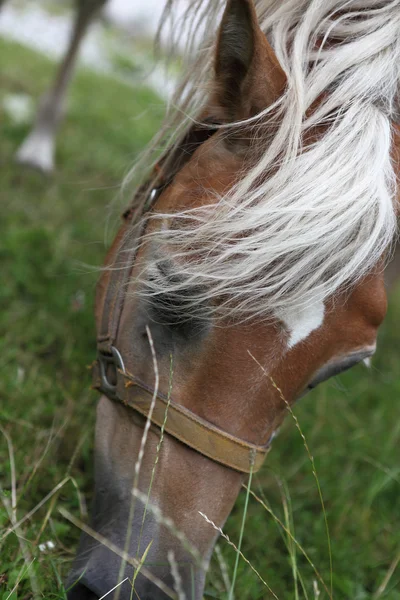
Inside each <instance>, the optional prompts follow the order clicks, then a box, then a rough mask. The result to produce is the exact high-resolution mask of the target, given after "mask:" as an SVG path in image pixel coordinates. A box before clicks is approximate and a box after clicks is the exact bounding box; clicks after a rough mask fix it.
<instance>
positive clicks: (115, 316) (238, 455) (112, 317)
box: [92, 178, 272, 473]
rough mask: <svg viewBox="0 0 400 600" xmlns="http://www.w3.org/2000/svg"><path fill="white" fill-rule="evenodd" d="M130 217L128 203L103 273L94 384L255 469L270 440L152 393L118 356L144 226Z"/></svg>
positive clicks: (199, 446) (217, 457)
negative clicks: (259, 440) (254, 439)
mask: <svg viewBox="0 0 400 600" xmlns="http://www.w3.org/2000/svg"><path fill="white" fill-rule="evenodd" d="M159 179H161V178H159ZM170 180H171V179H170V178H169V180H167V182H166V183H162V185H161V186H160V188H157V189H154V190H153V191H152V192H151V194H150V196H149V205H150V206H148V207H146V209H149V208H151V206H152V205H153V204H154V202H155V201H156V199H157V198H158V196H159V194H160V193H161V191H162V190H163V189H164V188H165V187H166V185H168V184H169V181H170ZM161 181H162V180H161ZM131 217H132V210H131V209H129V210H128V211H127V212H126V213H125V214H124V219H125V221H126V222H125V224H124V225H123V226H122V228H121V229H120V231H119V234H118V236H117V239H118V240H119V241H118V242H117V245H116V248H115V251H114V253H113V259H112V261H111V264H110V265H109V267H108V269H106V272H105V274H104V275H103V278H104V279H103V281H102V285H104V287H105V291H104V295H103V298H104V299H103V305H102V307H101V315H100V319H99V325H98V336H97V351H98V354H97V360H96V361H95V362H94V363H93V366H92V374H93V387H94V388H95V389H97V390H98V391H99V392H101V393H103V394H104V395H106V396H107V397H108V398H110V399H111V400H114V401H117V402H121V403H122V404H124V405H125V406H129V407H130V408H132V409H133V410H135V411H136V412H138V413H140V414H141V415H143V416H144V417H146V418H149V416H150V413H151V416H150V419H151V422H152V423H153V425H155V426H157V427H159V428H161V427H163V429H164V431H165V432H166V433H168V434H169V435H171V436H172V437H174V438H175V439H177V440H179V441H180V442H182V443H183V444H185V445H186V446H189V448H192V449H193V450H196V451H197V452H199V453H200V454H202V455H204V456H206V457H207V458H209V459H211V460H213V461H215V462H217V463H220V464H222V465H224V466H226V467H229V468H231V469H234V470H235V471H239V472H241V473H250V472H256V471H258V470H259V469H260V467H261V465H262V464H263V462H264V459H265V457H266V455H267V453H268V450H269V444H268V445H266V446H257V445H254V444H251V443H249V442H247V441H245V440H242V439H239V438H237V437H235V436H233V435H231V434H229V433H227V432H225V431H223V430H222V429H220V428H219V427H217V426H215V425H214V424H212V423H210V422H209V421H206V420H205V419H202V418H201V417H199V416H198V415H196V414H195V413H193V412H192V411H190V410H188V409H187V408H185V407H184V406H182V405H180V404H178V403H176V402H175V401H174V400H173V399H171V398H167V397H165V396H164V395H163V394H161V393H158V394H157V395H156V396H155V397H154V392H153V391H152V390H151V389H150V388H149V387H148V386H147V385H146V384H145V383H143V382H141V381H140V380H139V379H137V378H136V377H135V376H134V375H132V374H130V373H128V371H127V370H126V369H125V365H124V361H123V357H122V356H121V354H120V352H119V351H118V349H117V348H118V328H119V323H120V319H121V314H122V310H123V306H124V298H125V295H126V287H127V284H128V282H129V279H130V277H131V273H132V268H133V264H134V262H135V250H134V248H135V247H136V246H137V244H136V241H137V240H138V238H139V237H140V236H141V234H142V230H141V227H143V226H141V227H140V226H139V225H136V226H132V224H131V223H130V222H129V221H130V218H131ZM151 407H153V410H151ZM271 437H272V431H271Z"/></svg>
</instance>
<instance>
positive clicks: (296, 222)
mask: <svg viewBox="0 0 400 600" xmlns="http://www.w3.org/2000/svg"><path fill="white" fill-rule="evenodd" d="M224 4H225V3H224V2H220V1H219V0H207V1H202V2H199V0H193V2H192V5H191V7H189V9H188V10H187V13H186V17H187V19H189V18H190V16H191V15H192V16H193V15H194V16H193V20H192V21H190V22H187V25H188V27H189V28H190V27H191V26H192V27H195V28H198V27H199V23H200V21H201V22H202V23H203V26H204V23H206V27H205V29H206V31H207V39H208V40H213V41H215V38H216V25H217V23H218V18H217V16H218V15H219V14H220V13H221V8H223V6H224ZM256 4H257V11H258V14H259V22H260V25H261V28H262V30H263V32H264V33H265V35H266V36H267V37H268V39H269V41H270V43H271V45H272V47H273V49H274V51H275V53H276V55H277V57H278V59H279V61H280V64H281V66H282V68H283V70H284V71H285V73H286V76H287V81H288V85H287V88H286V91H285V93H284V95H283V97H282V98H281V99H280V101H279V102H278V103H277V105H275V106H273V107H270V108H269V109H267V110H266V111H264V113H262V114H261V115H259V116H258V117H257V119H253V127H254V128H256V129H257V134H258V136H260V135H262V134H263V128H265V132H267V131H268V132H270V123H269V121H270V118H271V111H272V110H273V111H274V115H275V116H276V114H277V111H278V115H279V121H278V122H279V126H278V128H277V129H276V131H275V133H274V136H273V139H272V140H271V143H270V145H269V146H268V147H267V148H266V149H265V152H264V153H262V154H261V155H260V156H258V158H257V161H256V162H255V164H253V166H252V168H251V170H249V171H248V172H246V173H245V174H244V176H243V178H242V179H241V181H240V182H239V183H238V184H237V185H236V186H235V187H234V188H233V189H232V190H231V191H230V193H229V194H228V195H227V196H225V197H222V198H215V203H214V204H213V205H212V207H208V208H207V209H204V208H203V209H197V210H192V211H185V212H182V213H180V214H178V215H175V217H174V220H173V226H172V227H171V228H170V229H168V228H165V227H164V228H162V230H161V231H158V232H157V244H158V246H159V247H160V248H162V249H163V250H162V253H163V254H164V255H165V248H166V247H168V256H169V257H170V261H169V262H170V263H171V265H173V267H171V268H173V273H172V275H171V274H170V275H169V276H167V277H165V276H163V275H162V273H160V274H159V276H158V277H157V276H154V272H155V269H156V265H155V264H153V265H150V270H151V269H152V270H153V271H152V272H153V276H152V277H151V278H148V281H147V285H146V287H145V293H146V294H150V295H154V294H155V295H157V294H165V293H168V292H170V293H173V294H177V295H178V296H179V294H182V295H183V296H184V301H185V303H186V304H187V306H188V307H190V308H192V309H193V310H195V309H196V307H197V306H198V305H199V303H202V302H203V301H208V302H209V301H210V300H211V301H212V300H214V299H216V298H218V307H219V308H218V310H219V311H221V313H222V314H226V313H227V312H229V313H233V314H234V315H235V316H236V317H239V318H248V317H251V316H256V315H257V316H263V317H265V316H268V315H272V314H277V313H279V312H281V311H285V310H288V309H290V310H296V309H297V308H299V309H300V308H301V307H304V306H305V305H308V306H309V305H310V304H313V303H315V302H321V301H324V300H326V299H327V298H328V297H331V296H332V295H333V294H335V293H336V292H337V291H338V290H339V289H343V288H344V287H345V286H346V287H349V286H351V285H353V284H354V283H356V282H357V281H358V280H359V279H360V278H361V277H363V276H365V275H366V274H367V273H368V272H369V271H370V270H371V269H372V268H373V267H374V266H375V265H376V264H377V263H378V261H380V260H381V258H382V255H383V254H384V253H385V252H387V251H388V249H389V248H390V245H391V243H392V241H393V237H394V235H395V231H396V216H395V211H394V194H395V179H396V178H395V175H394V172H393V167H392V163H391V158H390V151H391V144H392V118H393V116H394V114H395V112H396V111H395V102H396V96H397V94H398V90H399V81H400V35H399V32H400V0H391V1H387V0H382V1H379V0H347V1H344V0H259V1H258V2H257V3H256ZM196 7H198V10H197V11H196ZM210 32H211V33H210ZM331 40H334V43H328V41H331ZM321 41H322V43H321ZM318 46H320V47H319V49H318V50H316V48H317V47H318ZM213 53H214V47H213V44H211V43H208V44H207V42H205V43H204V44H203V50H202V51H201V52H199V53H198V58H197V60H196V62H195V64H194V65H193V63H191V65H190V68H189V69H188V72H187V74H186V75H185V77H184V79H183V82H182V84H181V86H180V88H179V90H178V92H177V96H176V98H175V99H174V100H173V102H172V105H173V106H174V108H173V109H172V110H170V113H169V115H168V117H167V120H166V123H165V125H164V128H163V129H162V131H161V132H160V134H158V136H157V137H156V139H155V140H154V141H153V143H152V145H151V147H150V148H149V150H148V152H147V153H146V154H145V155H144V157H143V159H144V160H146V161H147V164H149V157H151V159H152V160H153V162H154V160H155V159H154V152H156V151H157V149H158V148H159V147H160V143H161V141H163V140H164V144H165V140H167V145H166V146H167V147H166V151H167V152H168V151H169V150H170V149H171V148H172V147H173V146H174V144H176V140H177V139H178V138H181V137H182V134H183V133H184V132H185V131H186V130H188V129H189V127H190V126H192V125H193V120H194V119H196V118H197V117H198V115H199V114H200V110H201V108H202V107H203V106H204V94H205V93H206V91H207V89H208V87H209V80H210V74H211V75H212V60H213ZM260 75H261V74H260ZM317 101H318V103H317ZM316 103H317V104H316ZM316 105H317V106H318V108H317V109H316V110H312V111H311V110H310V107H312V106H314V107H315V106H316ZM268 117H269V118H268ZM274 118H275V117H274ZM242 126H243V123H233V124H231V125H229V130H230V131H232V130H235V128H237V129H238V130H240V128H241V127H242ZM316 126H321V128H322V131H323V132H324V133H323V134H322V135H321V136H319V137H318V139H317V141H315V142H313V143H312V144H311V145H310V144H308V145H307V146H306V147H303V146H302V141H303V140H304V137H305V135H306V134H307V132H310V131H313V130H314V128H315V127H316ZM268 135H269V136H270V133H268ZM140 166H141V165H138V166H137V167H136V168H140ZM266 173H272V175H271V176H270V177H267V178H266V177H265V176H264V177H263V174H264V175H265V174H266ZM160 218H163V217H162V216H160ZM168 222H172V220H171V219H169V221H168ZM199 249H200V252H199ZM159 260H160V255H159V254H158V253H157V252H156V253H155V256H154V261H155V262H156V261H159ZM147 276H148V273H147ZM223 309H225V310H223Z"/></svg>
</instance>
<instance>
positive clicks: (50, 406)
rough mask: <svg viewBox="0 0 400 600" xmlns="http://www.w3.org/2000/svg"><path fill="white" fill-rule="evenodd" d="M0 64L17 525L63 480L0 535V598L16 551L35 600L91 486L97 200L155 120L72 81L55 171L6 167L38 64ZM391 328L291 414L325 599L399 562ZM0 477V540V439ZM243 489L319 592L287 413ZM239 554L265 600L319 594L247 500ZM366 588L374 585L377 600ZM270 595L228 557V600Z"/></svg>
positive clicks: (0, 337)
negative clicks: (17, 101)
mask: <svg viewBox="0 0 400 600" xmlns="http://www.w3.org/2000/svg"><path fill="white" fill-rule="evenodd" d="M0 57H1V60H0V215H1V216H0V266H1V271H0V272H1V282H0V309H1V310H0V371H1V373H0V417H1V426H2V431H3V432H4V433H5V434H6V435H7V436H8V438H9V441H10V442H11V443H12V445H13V451H14V457H15V475H16V486H17V491H18V494H17V499H18V504H17V510H16V518H17V520H18V519H22V518H23V517H24V516H25V515H27V513H28V512H29V511H30V510H32V509H33V508H35V507H36V506H37V505H38V503H39V502H40V501H41V500H42V499H43V498H45V497H46V495H47V494H49V492H51V491H52V490H54V489H55V487H56V486H57V485H58V484H59V483H60V482H62V481H63V480H64V479H65V478H66V477H70V479H68V480H67V482H66V483H65V484H64V485H63V487H62V488H61V489H59V490H58V491H57V492H56V493H55V494H54V495H53V496H52V497H51V498H49V500H48V501H46V502H45V504H44V505H43V506H42V507H41V508H39V510H37V512H36V513H35V514H34V515H33V516H32V518H30V519H29V520H27V521H25V522H24V523H23V524H22V525H21V528H20V532H19V534H20V535H19V537H17V536H16V535H15V534H11V535H9V536H8V537H7V538H6V539H5V541H4V542H3V544H2V545H1V548H0V600H5V599H6V598H7V599H10V600H14V599H15V598H21V599H28V598H29V597H30V593H31V580H30V579H29V577H28V576H27V574H26V573H24V555H23V552H25V559H26V560H27V559H28V558H27V557H28V556H29V557H30V560H34V562H33V565H32V570H33V571H34V572H35V573H36V579H37V586H38V588H39V589H40V592H41V594H42V597H43V598H46V599H49V598H64V591H63V587H62V583H61V579H62V577H63V576H64V575H65V573H66V571H67V570H68V568H69V566H70V564H71V560H72V557H73V553H74V549H75V547H76V543H77V540H78V537H79V532H78V531H77V530H76V529H75V528H74V527H73V526H72V525H71V524H70V523H69V522H67V521H65V520H64V519H63V518H62V517H61V515H60V513H59V512H58V510H57V509H58V508H59V507H63V508H66V509H67V510H69V511H70V512H71V513H73V514H74V515H75V516H78V517H80V518H82V519H85V518H86V510H87V509H86V505H89V504H90V498H91V491H92V485H93V453H92V452H93V451H92V448H93V446H92V440H93V427H94V412H95V411H94V408H95V403H96V395H95V394H94V393H93V392H91V391H90V390H89V384H90V382H89V376H88V372H87V369H86V365H88V364H89V363H90V362H91V361H92V359H93V357H94V353H95V338H94V325H93V316H92V315H93V306H92V303H93V292H94V285H95V280H96V275H95V274H93V273H90V272H88V270H87V269H86V268H84V267H82V266H81V264H82V263H88V264H91V265H99V264H101V261H102V259H103V257H104V254H105V249H106V246H107V243H108V242H109V241H110V238H111V237H112V231H113V226H114V225H115V223H117V221H118V214H119V208H120V203H118V202H115V203H114V207H113V209H112V210H111V211H110V203H112V202H113V200H114V199H115V198H116V195H117V191H118V184H119V182H120V181H121V180H122V177H123V175H124V173H126V170H127V168H128V167H129V165H130V164H131V163H132V161H133V159H134V157H135V156H136V155H137V153H138V152H139V151H140V150H141V148H143V146H144V145H145V143H146V142H147V140H148V139H149V138H150V136H151V134H152V133H153V132H154V131H155V130H156V128H157V125H158V123H159V122H160V116H161V112H162V111H161V107H160V102H159V100H158V99H157V98H156V97H155V96H154V95H153V94H152V92H150V91H149V90H146V89H145V88H137V89H133V88H128V87H126V86H124V85H122V84H119V83H117V82H115V81H113V80H110V79H107V78H105V77H101V76H98V75H94V74H92V73H89V72H84V71H81V72H80V73H79V75H78V77H77V79H76V81H75V84H74V87H73V90H72V94H71V102H70V107H69V113H68V118H67V120H66V122H65V125H64V126H63V128H62V130H61V132H60V136H59V143H58V153H57V165H58V168H57V172H56V174H55V176H54V177H52V178H50V179H45V178H43V177H42V176H40V175H38V174H36V173H32V172H30V171H26V170H21V169H20V168H18V167H16V166H15V165H14V164H13V160H12V158H13V155H14V153H15V151H16V149H17V147H18V145H19V144H20V142H21V141H22V139H23V137H24V136H25V134H26V133H27V127H26V126H22V125H15V124H13V123H12V122H11V121H10V120H9V119H8V117H7V116H6V115H5V114H4V113H3V112H2V109H1V99H2V97H3V95H5V94H8V93H28V94H31V95H33V96H34V97H35V98H38V96H39V95H40V93H41V92H42V90H44V89H45V87H46V85H47V82H48V80H49V77H50V76H51V73H52V69H53V66H52V65H51V63H49V62H48V61H46V60H45V59H44V58H42V57H40V56H38V55H36V54H34V53H32V52H31V51H29V50H27V49H25V48H23V47H21V46H18V45H16V44H11V43H8V42H4V41H2V40H0ZM138 115H140V118H138ZM110 214H111V215H113V216H112V217H111V218H109V215H110ZM110 223H111V225H110ZM106 231H109V233H108V234H105V232H106ZM398 298H399V297H398ZM399 299H400V298H399ZM399 318H400V302H398V303H397V306H396V302H393V303H392V306H391V308H390V311H389V315H388V318H387V321H386V324H385V326H384V328H383V329H382V332H381V335H380V344H379V347H380V349H379V352H378V353H377V356H376V357H375V358H374V361H373V368H372V369H371V370H367V369H366V368H364V367H358V368H356V369H355V370H354V371H353V372H351V373H349V374H347V375H346V376H342V377H340V379H337V380H336V381H334V382H331V383H328V384H326V385H324V386H321V388H320V389H318V390H316V391H315V392H314V393H312V394H310V395H309V396H308V397H307V398H305V399H304V400H302V401H301V403H299V405H298V406H296V407H295V414H296V416H297V418H298V420H299V422H300V426H301V428H302V430H303V432H304V434H305V436H306V439H307V442H308V445H309V447H310V450H311V452H312V454H313V456H314V460H315V466H316V470H317V473H318V478H319V481H320V485H321V488H322V494H323V498H324V501H325V506H326V514H327V519H328V523H329V529H330V537H331V545H332V561H333V590H334V598H336V599H338V600H339V599H351V600H364V599H371V600H372V599H375V598H378V597H379V598H385V599H390V600H400V566H399V565H397V568H394V567H396V560H397V559H398V558H399V553H400V460H399V459H400V452H399V445H400V376H399V359H400V349H399V338H400V336H399V326H398V323H399ZM0 465H1V469H0V482H1V485H2V490H3V492H2V493H3V495H2V499H3V501H4V503H1V505H0V536H1V532H4V531H5V529H6V528H7V527H8V525H9V516H8V514H7V512H6V509H5V508H4V506H3V504H5V505H6V506H7V505H10V504H11V502H12V497H11V492H10V491H9V490H11V483H12V482H11V472H12V469H11V468H10V466H11V465H10V446H9V445H8V444H7V441H6V438H5V437H4V435H3V434H1V433H0ZM252 489H253V490H254V491H255V492H256V493H257V495H258V496H260V497H262V498H263V499H264V500H265V503H266V505H267V506H268V507H269V509H270V510H271V511H272V513H273V514H274V515H275V517H277V518H279V519H280V520H281V522H283V523H284V525H285V526H286V527H287V528H289V529H290V531H291V533H292V535H293V536H294V537H295V539H296V540H297V542H298V543H299V544H300V545H301V546H302V547H303V548H304V550H305V552H306V553H307V555H308V557H309V559H310V560H311V561H312V562H313V563H314V565H315V567H316V568H317V570H318V572H319V573H320V575H321V577H322V578H323V580H324V581H325V583H326V585H327V587H328V588H329V580H330V570H329V553H328V543H327V537H326V530H325V523H324V515H323V512H322V509H321V503H320V500H319V495H318V490H317V487H316V483H315V478H314V476H313V473H312V469H311V464H310V461H309V458H308V456H307V453H306V451H305V449H304V446H303V441H302V439H301V437H300V435H299V432H298V430H297V429H296V427H295V424H294V422H293V419H292V418H291V417H290V416H288V418H287V421H286V423H285V425H284V427H283V428H282V431H281V433H280V435H279V437H278V439H277V440H276V441H275V442H274V448H273V451H272V452H271V454H270V455H269V458H268V461H267V464H266V466H265V468H264V469H263V471H262V472H261V474H259V475H256V476H254V478H253V484H252ZM244 501H245V492H243V494H241V496H240V498H239V499H238V502H237V505H236V506H235V508H234V510H233V512H232V515H231V517H230V518H229V520H228V522H227V524H226V526H225V528H224V530H225V531H226V533H227V534H228V535H229V537H230V538H231V540H232V541H233V542H234V543H236V544H237V543H238V540H239V535H240V530H241V524H242V514H243V507H244ZM48 540H52V541H54V543H55V548H54V549H52V550H48V551H46V552H41V551H40V550H39V544H41V543H44V542H46V541H48ZM21 546H22V549H21ZM220 549H221V554H222V556H223V557H224V559H225V561H226V562H227V567H228V572H229V574H230V576H231V577H232V573H233V567H234V564H235V558H236V557H235V551H234V550H233V549H232V548H231V546H229V545H228V544H227V543H226V542H225V541H224V540H221V541H220ZM241 549H242V552H243V554H244V555H245V556H246V557H247V558H248V559H249V560H250V561H251V563H252V565H253V566H254V568H255V569H257V570H258V572H259V573H260V574H261V576H262V577H263V579H264V580H265V581H266V582H267V584H268V586H270V588H272V590H273V591H274V593H275V594H276V596H277V597H278V598H279V599H280V600H287V599H292V598H309V599H310V600H311V599H313V600H314V599H315V598H317V597H319V599H320V600H322V599H326V598H328V595H327V594H326V593H325V592H324V590H323V586H322V584H321V583H320V582H319V583H318V584H317V585H318V587H317V588H316V587H315V584H314V580H315V581H317V576H316V575H315V573H314V571H313V569H312V568H311V567H310V565H309V563H308V562H307V560H306V558H305V557H304V556H303V555H302V554H301V552H300V551H299V550H298V549H297V547H296V545H295V544H294V543H293V542H292V541H291V539H290V537H289V536H288V535H287V534H286V533H285V532H284V531H283V530H282V528H281V527H280V526H279V525H277V523H276V521H275V520H274V518H273V517H272V516H271V514H270V513H269V512H267V511H266V510H265V509H264V508H263V507H262V506H261V505H260V504H258V503H257V502H256V501H255V499H254V498H253V497H250V501H249V506H248V511H247V517H246V526H245V533H244V538H243V543H242V547H241ZM17 580H19V584H18V586H17V589H16V591H14V592H13V593H12V594H11V595H10V591H11V590H12V589H13V587H14V586H15V584H16V582H17ZM222 581H223V578H222V575H221V569H220V567H219V565H218V562H217V560H216V558H215V557H214V559H213V561H212V564H211V568H210V575H209V578H208V583H207V587H206V591H207V593H208V595H209V597H217V598H226V597H227V594H226V590H225V591H224V589H225V588H224V587H223V583H222ZM382 582H386V587H385V589H384V591H383V592H382V594H381V595H377V590H378V589H379V587H380V585H381V584H382ZM317 589H319V590H320V595H319V596H318V593H317V591H316V590H317ZM271 597H272V596H271V595H270V594H269V593H268V591H267V589H266V588H265V587H264V585H263V583H262V582H261V581H260V580H259V579H258V578H257V576H256V574H255V573H254V572H253V571H252V570H251V569H250V567H249V566H248V565H247V564H246V563H245V562H244V561H243V560H240V561H239V565H238V571H237V579H236V585H235V598H236V599H241V600H258V599H260V600H261V599H264V598H266V599H267V598H271Z"/></svg>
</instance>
